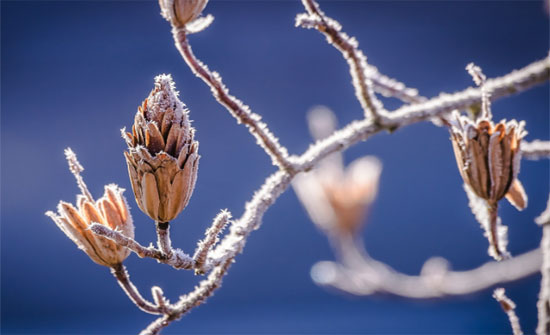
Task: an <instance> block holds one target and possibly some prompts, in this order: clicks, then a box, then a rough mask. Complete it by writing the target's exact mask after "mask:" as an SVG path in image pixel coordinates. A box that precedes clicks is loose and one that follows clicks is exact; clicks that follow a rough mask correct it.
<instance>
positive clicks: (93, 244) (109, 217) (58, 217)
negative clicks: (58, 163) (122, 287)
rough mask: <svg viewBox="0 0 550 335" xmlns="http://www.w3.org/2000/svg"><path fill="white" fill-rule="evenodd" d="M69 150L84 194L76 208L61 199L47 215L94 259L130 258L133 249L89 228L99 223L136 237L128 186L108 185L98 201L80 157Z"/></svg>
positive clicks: (109, 263)
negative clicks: (126, 194) (84, 176)
mask: <svg viewBox="0 0 550 335" xmlns="http://www.w3.org/2000/svg"><path fill="white" fill-rule="evenodd" d="M66 153H67V159H68V160H69V165H70V166H71V172H73V174H74V175H75V177H76V178H77V181H78V186H79V187H80V189H81V190H82V191H83V192H82V193H83V194H80V195H78V196H77V205H76V207H75V206H73V205H72V204H70V203H67V202H64V201H60V202H59V205H58V206H57V213H54V212H52V211H48V212H47V213H46V215H47V216H49V217H50V218H52V220H53V221H54V222H55V223H56V224H57V226H58V227H59V228H60V229H61V230H62V231H63V232H64V233H65V234H66V235H67V236H68V237H69V238H70V239H71V240H72V241H73V242H74V243H75V244H76V245H77V246H78V247H79V248H80V249H82V250H83V251H84V252H85V253H86V254H88V256H90V258H91V259H92V260H93V261H94V262H96V263H97V264H100V265H105V266H109V267H115V266H117V265H119V264H120V263H122V262H123V261H124V260H125V259H126V257H128V255H129V254H130V251H129V250H128V249H127V248H126V247H123V246H120V245H117V244H116V243H115V242H113V241H111V240H109V239H108V238H105V237H102V236H98V235H95V234H94V233H93V232H92V231H91V230H89V229H88V228H89V226H90V225H91V224H92V223H99V224H102V225H105V226H107V227H109V228H111V229H114V230H118V231H120V232H121V233H122V234H124V235H125V236H127V237H130V238H134V224H133V222H132V216H131V215H130V212H129V210H128V204H127V202H126V198H124V196H123V195H122V193H123V192H124V189H122V188H120V187H118V186H117V185H115V184H110V185H107V186H105V193H104V194H103V196H102V197H101V198H99V199H98V200H97V201H94V200H93V199H92V198H91V196H90V193H89V192H88V189H87V187H86V184H84V181H83V180H82V178H81V177H80V172H81V171H82V170H83V169H82V167H81V166H80V164H79V163H78V161H77V160H76V156H74V154H73V153H72V151H70V149H67V151H66ZM71 160H72V162H71ZM72 163H74V164H72ZM73 166H79V167H80V169H77V170H75V169H73Z"/></svg>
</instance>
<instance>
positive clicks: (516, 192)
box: [506, 179, 527, 211]
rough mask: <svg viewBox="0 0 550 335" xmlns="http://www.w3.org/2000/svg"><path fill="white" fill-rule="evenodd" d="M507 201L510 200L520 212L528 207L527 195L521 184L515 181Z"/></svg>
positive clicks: (507, 194)
mask: <svg viewBox="0 0 550 335" xmlns="http://www.w3.org/2000/svg"><path fill="white" fill-rule="evenodd" d="M506 200H508V201H509V202H510V203H511V204H512V205H513V206H514V207H516V209H517V210H518V211H521V210H524V209H525V207H527V194H526V193H525V189H524V188H523V185H522V184H521V182H520V181H519V180H517V179H514V181H513V182H512V185H510V189H509V190H508V193H506Z"/></svg>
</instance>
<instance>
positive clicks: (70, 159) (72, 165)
mask: <svg viewBox="0 0 550 335" xmlns="http://www.w3.org/2000/svg"><path fill="white" fill-rule="evenodd" d="M65 158H66V159H67V163H68V164H69V170H70V171H71V173H72V174H73V176H74V177H75V178H76V184H77V186H78V188H79V189H80V192H82V195H84V196H85V197H86V198H87V199H88V201H91V202H94V198H93V197H92V194H91V193H90V191H89V190H88V186H86V183H85V182H84V179H83V178H82V176H81V175H80V173H82V171H84V167H82V165H81V164H80V162H79V161H78V159H77V158H76V154H75V153H74V152H73V150H72V149H71V148H67V149H65Z"/></svg>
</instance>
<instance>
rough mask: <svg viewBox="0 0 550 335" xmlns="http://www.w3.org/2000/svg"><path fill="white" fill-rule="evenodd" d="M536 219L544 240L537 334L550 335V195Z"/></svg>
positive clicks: (542, 245)
mask: <svg viewBox="0 0 550 335" xmlns="http://www.w3.org/2000/svg"><path fill="white" fill-rule="evenodd" d="M535 221H536V222H537V224H539V225H541V226H542V240H541V242H540V248H541V250H542V266H541V267H540V272H541V275H542V278H541V280H540V293H539V300H538V302H537V309H538V318H539V323H538V326H537V335H548V334H550V197H549V198H548V205H547V207H546V210H545V211H544V212H543V213H542V214H541V215H540V216H539V217H538V218H536V219H535Z"/></svg>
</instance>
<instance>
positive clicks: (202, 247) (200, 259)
mask: <svg viewBox="0 0 550 335" xmlns="http://www.w3.org/2000/svg"><path fill="white" fill-rule="evenodd" d="M229 219H231V213H229V212H228V211H227V210H223V211H221V212H220V214H218V216H216V218H215V219H214V222H213V223H212V226H211V227H210V228H208V230H206V233H205V238H204V240H203V241H201V242H199V244H198V246H197V250H196V251H195V255H194V256H193V260H194V261H195V268H196V269H197V272H199V273H204V272H205V270H204V268H203V267H204V264H205V263H206V257H207V256H208V253H209V252H210V249H211V248H212V246H214V245H215V244H216V243H218V241H219V239H218V234H219V233H220V232H221V231H222V229H223V228H224V227H225V226H226V225H227V224H228V223H229Z"/></svg>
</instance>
